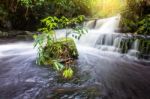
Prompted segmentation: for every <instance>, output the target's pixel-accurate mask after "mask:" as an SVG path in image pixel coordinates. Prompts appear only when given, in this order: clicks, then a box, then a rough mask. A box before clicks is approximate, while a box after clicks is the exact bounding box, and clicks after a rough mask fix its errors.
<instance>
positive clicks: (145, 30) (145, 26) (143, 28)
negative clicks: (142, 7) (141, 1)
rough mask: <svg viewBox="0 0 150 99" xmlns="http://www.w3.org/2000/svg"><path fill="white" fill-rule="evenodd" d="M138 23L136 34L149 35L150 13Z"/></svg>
mask: <svg viewBox="0 0 150 99" xmlns="http://www.w3.org/2000/svg"><path fill="white" fill-rule="evenodd" d="M138 24H139V28H138V30H137V33H138V34H144V35H150V15H147V16H146V17H145V18H143V19H142V20H141V21H140V22H139V23H138Z"/></svg>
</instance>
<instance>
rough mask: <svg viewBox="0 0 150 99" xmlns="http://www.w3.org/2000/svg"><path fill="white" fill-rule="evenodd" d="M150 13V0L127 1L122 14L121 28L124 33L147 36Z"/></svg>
mask: <svg viewBox="0 0 150 99" xmlns="http://www.w3.org/2000/svg"><path fill="white" fill-rule="evenodd" d="M149 12H150V2H149V1H148V0H127V1H126V7H125V9H124V10H123V12H122V13H121V15H122V18H121V24H120V26H121V27H122V28H123V32H133V33H135V32H138V33H140V34H147V33H145V32H148V30H146V27H147V25H148V22H146V21H149V20H148V18H147V16H148V14H150V13H149ZM144 23H145V25H144ZM144 27H145V29H144ZM140 31H141V32H143V33H141V32H140Z"/></svg>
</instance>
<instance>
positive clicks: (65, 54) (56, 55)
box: [42, 38, 78, 64]
mask: <svg viewBox="0 0 150 99" xmlns="http://www.w3.org/2000/svg"><path fill="white" fill-rule="evenodd" d="M42 55H43V56H44V57H43V58H44V61H43V62H42V64H45V63H46V64H47V63H49V61H51V60H59V61H60V62H63V61H66V60H68V59H72V60H73V59H77V58H78V51H77V48H76V45H75V42H74V40H73V39H71V38H60V39H58V40H57V41H55V42H53V43H51V44H47V45H46V46H45V47H44V48H43V51H42Z"/></svg>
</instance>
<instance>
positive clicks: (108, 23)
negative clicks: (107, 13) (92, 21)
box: [78, 16, 120, 47]
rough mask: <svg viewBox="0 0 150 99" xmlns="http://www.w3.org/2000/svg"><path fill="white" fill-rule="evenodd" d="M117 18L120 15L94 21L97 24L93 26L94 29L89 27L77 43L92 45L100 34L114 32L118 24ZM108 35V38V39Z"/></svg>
mask: <svg viewBox="0 0 150 99" xmlns="http://www.w3.org/2000/svg"><path fill="white" fill-rule="evenodd" d="M119 18H120V16H115V17H111V18H108V19H102V21H101V20H98V21H97V22H96V24H97V25H96V26H95V27H96V29H89V30H88V33H87V34H85V35H83V36H82V37H81V39H80V40H79V42H78V44H81V45H84V46H92V47H94V46H95V44H96V41H97V40H98V39H99V37H100V36H101V35H102V36H103V34H108V33H111V34H112V33H115V29H117V27H118V25H119ZM100 24H102V25H100ZM99 26H100V27H99ZM90 27H91V26H90ZM109 36H111V35H109ZM109 36H108V39H110V37H109ZM107 41H108V40H107ZM108 42H109V41H108Z"/></svg>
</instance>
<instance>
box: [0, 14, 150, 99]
mask: <svg viewBox="0 0 150 99" xmlns="http://www.w3.org/2000/svg"><path fill="white" fill-rule="evenodd" d="M119 19H120V18H119V16H116V17H111V18H107V19H102V20H93V21H88V22H86V23H85V26H87V27H89V28H90V29H89V33H87V34H85V35H84V36H82V37H81V39H80V40H79V41H77V42H76V43H77V48H78V51H79V59H78V60H77V65H78V68H79V70H78V72H77V73H78V74H76V76H75V80H73V81H69V82H60V80H59V78H58V77H57V73H56V72H54V71H53V70H51V69H50V68H47V67H43V66H38V65H36V54H37V51H36V49H34V48H33V42H24V41H17V42H14V43H11V42H9V41H6V42H7V43H6V44H5V43H4V44H1V45H0V99H150V94H149V92H150V67H149V66H150V57H149V56H150V49H149V47H147V48H146V51H144V52H145V53H144V52H141V50H140V46H141V45H140V44H141V41H140V39H141V38H144V37H143V36H138V37H139V38H140V39H133V40H130V39H131V38H132V35H130V34H123V33H122V34H121V33H115V30H116V29H117V28H118V24H119ZM63 31H65V30H59V31H57V32H63ZM147 39H149V37H147ZM129 41H130V42H129ZM126 42H128V43H126ZM123 45H124V46H123ZM145 46H150V45H145Z"/></svg>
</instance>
